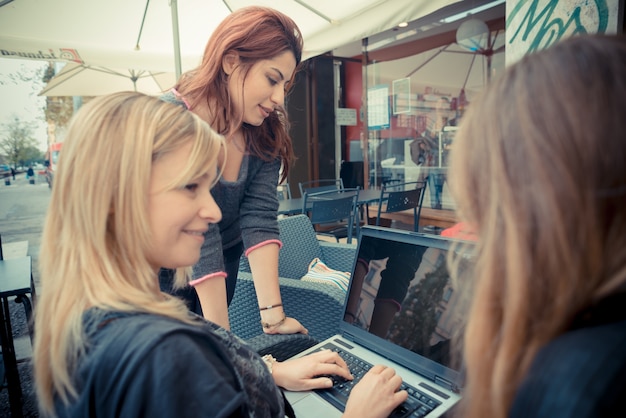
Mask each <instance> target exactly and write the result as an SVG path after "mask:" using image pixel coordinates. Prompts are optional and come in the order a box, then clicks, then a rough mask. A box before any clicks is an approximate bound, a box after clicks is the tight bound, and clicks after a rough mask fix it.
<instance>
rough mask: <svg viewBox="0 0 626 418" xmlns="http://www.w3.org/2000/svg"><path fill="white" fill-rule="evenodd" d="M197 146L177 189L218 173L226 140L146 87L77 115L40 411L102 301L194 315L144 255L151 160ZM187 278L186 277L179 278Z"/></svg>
mask: <svg viewBox="0 0 626 418" xmlns="http://www.w3.org/2000/svg"><path fill="white" fill-rule="evenodd" d="M189 142H191V143H193V146H192V151H191V153H190V155H189V161H188V164H187V166H186V167H185V169H184V170H183V171H181V172H180V173H179V175H178V176H177V177H176V178H173V179H172V182H171V185H170V187H171V188H175V187H181V186H183V185H185V184H186V183H187V182H188V181H190V180H192V179H193V178H196V177H197V176H199V175H201V174H204V173H207V172H209V171H210V170H216V169H217V158H218V154H219V153H220V152H222V150H223V138H222V137H221V136H220V135H218V134H217V133H215V132H214V131H213V130H211V128H209V126H208V125H207V124H206V123H205V122H203V121H202V120H201V119H200V118H199V117H197V116H196V115H194V114H193V113H191V112H189V111H186V110H185V109H184V108H182V107H180V106H176V105H173V104H171V103H166V102H163V101H161V100H159V99H157V98H155V97H150V96H146V95H143V94H140V93H131V92H125V93H117V94H112V95H109V96H103V97H98V98H96V99H93V100H92V101H91V102H89V103H88V104H86V105H85V106H83V107H82V108H81V109H80V110H79V111H78V113H77V114H76V115H75V116H74V118H73V120H72V122H71V124H70V126H69V129H68V132H67V137H66V139H65V141H64V143H63V149H62V151H61V154H60V158H59V168H58V173H57V174H56V176H55V183H54V188H53V190H52V197H51V200H50V204H49V208H48V214H47V218H46V222H45V226H44V232H43V239H42V245H41V256H40V272H41V290H40V294H39V298H38V300H37V305H36V310H35V329H36V332H35V342H34V354H33V359H34V370H35V378H36V390H37V394H38V398H39V403H40V409H41V410H42V411H43V412H44V413H46V414H50V415H54V411H53V409H54V408H53V406H54V405H53V402H54V398H55V397H56V396H58V397H59V398H60V399H61V400H62V401H63V402H69V401H71V399H72V398H73V397H75V396H76V394H77V393H76V387H75V382H74V380H73V375H74V372H75V371H76V365H77V362H78V360H79V358H80V356H82V355H83V354H84V352H85V350H86V348H87V347H86V344H87V342H86V341H85V340H84V338H83V337H84V336H83V326H82V316H83V313H84V312H85V310H86V309H89V308H91V307H100V308H103V309H110V310H117V311H127V312H132V311H135V312H136V311H140V312H148V313H153V314H157V315H165V316H169V317H172V318H176V319H179V320H182V321H191V319H190V317H189V313H188V310H187V308H186V306H185V305H184V303H183V302H182V301H180V300H178V299H176V298H173V297H169V296H167V295H165V294H163V293H161V291H160V289H159V282H158V277H157V274H156V272H155V271H154V268H153V267H152V266H151V265H150V263H149V262H148V260H147V258H146V254H147V250H148V248H149V246H150V242H151V230H150V226H149V223H148V219H147V216H146V212H147V210H148V189H149V183H150V176H151V168H152V164H153V162H154V161H155V160H158V159H159V158H161V157H162V156H164V155H166V154H168V153H169V152H172V151H175V150H177V149H179V148H180V147H181V146H184V145H185V144H188V143H189ZM177 280H178V284H179V285H180V284H183V283H185V280H186V277H185V274H179V275H178V278H177Z"/></svg>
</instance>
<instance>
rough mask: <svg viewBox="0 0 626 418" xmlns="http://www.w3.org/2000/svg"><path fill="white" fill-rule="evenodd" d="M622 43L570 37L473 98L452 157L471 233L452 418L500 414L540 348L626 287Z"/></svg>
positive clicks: (625, 53)
mask: <svg viewBox="0 0 626 418" xmlns="http://www.w3.org/2000/svg"><path fill="white" fill-rule="evenodd" d="M625 68H626V42H625V39H624V38H623V37H615V36H600V35H595V36H576V37H572V38H568V39H567V40H563V41H560V42H559V43H557V44H555V45H554V46H552V47H550V48H548V49H547V50H544V51H541V52H537V53H533V54H530V55H528V56H526V57H525V58H523V59H522V60H521V61H520V62H518V63H516V64H515V65H513V66H511V67H510V68H509V69H508V70H507V71H506V72H505V74H504V75H503V77H501V78H499V79H497V80H495V81H494V82H493V83H492V85H490V86H489V87H488V88H487V89H486V91H485V92H484V95H483V97H482V98H480V99H479V100H478V101H474V102H473V103H472V104H471V106H470V108H469V110H468V113H467V114H466V116H465V118H464V120H463V121H462V122H461V128H460V131H459V133H458V135H457V137H456V140H455V144H454V149H453V151H452V155H451V168H450V173H449V179H450V187H451V190H452V193H453V195H454V196H455V199H456V202H457V204H458V211H459V217H460V218H461V220H462V221H464V222H467V223H468V224H470V225H473V226H474V227H475V228H476V232H477V235H478V237H479V240H478V243H477V246H478V247H477V253H478V255H477V260H476V266H475V280H476V281H475V287H474V299H473V303H472V307H471V309H470V313H469V317H468V324H467V328H466V332H465V340H464V348H463V351H464V359H465V362H466V367H467V386H466V392H465V395H464V401H462V402H463V403H464V405H463V407H462V408H461V410H462V413H461V416H464V417H504V416H506V415H507V414H508V412H509V409H510V407H511V404H512V402H513V399H514V397H515V392H516V389H517V387H518V385H519V384H520V382H521V381H522V380H523V379H524V377H525V374H526V373H527V371H528V368H529V366H530V364H531V363H532V361H533V359H534V357H535V355H536V353H537V351H538V350H539V349H540V348H541V347H542V346H544V345H545V344H546V343H548V342H549V341H551V340H552V339H554V338H555V337H556V336H558V335H560V334H561V333H563V332H565V331H566V330H567V329H568V327H569V326H570V325H571V323H572V320H573V319H574V318H575V317H576V315H577V314H579V313H581V311H582V310H584V309H585V308H587V307H589V306H591V305H593V304H594V303H596V302H597V301H598V300H599V299H602V298H603V297H605V296H606V295H607V294H609V293H611V292H615V291H616V290H617V289H620V288H621V289H624V286H625V283H626V168H625V166H624V162H625V161H626V141H624V131H625V130H626V118H624V109H626V77H625V73H624V69H625Z"/></svg>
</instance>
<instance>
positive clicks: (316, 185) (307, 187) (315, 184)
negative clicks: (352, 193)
mask: <svg viewBox="0 0 626 418" xmlns="http://www.w3.org/2000/svg"><path fill="white" fill-rule="evenodd" d="M298 187H299V188H300V196H302V197H304V194H305V193H309V194H310V193H319V192H325V191H327V190H341V189H343V188H344V185H343V179H341V178H338V179H318V180H311V181H301V182H300V183H298Z"/></svg>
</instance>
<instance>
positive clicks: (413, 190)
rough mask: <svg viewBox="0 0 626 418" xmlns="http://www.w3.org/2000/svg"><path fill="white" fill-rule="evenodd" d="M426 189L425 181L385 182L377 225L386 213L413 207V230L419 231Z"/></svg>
mask: <svg viewBox="0 0 626 418" xmlns="http://www.w3.org/2000/svg"><path fill="white" fill-rule="evenodd" d="M425 190H426V182H425V181H411V182H406V183H389V184H385V185H384V186H383V187H382V189H381V191H380V198H379V199H378V212H377V215H376V225H377V226H378V225H380V219H381V217H382V215H383V214H385V213H393V212H402V211H406V210H410V209H412V210H413V230H414V231H415V232H418V230H419V219H420V214H421V211H422V203H423V201H424V194H425Z"/></svg>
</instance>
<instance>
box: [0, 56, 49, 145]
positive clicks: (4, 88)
mask: <svg viewBox="0 0 626 418" xmlns="http://www.w3.org/2000/svg"><path fill="white" fill-rule="evenodd" d="M47 65H48V62H47V61H37V60H22V59H13V58H0V137H4V135H5V132H6V128H5V126H6V125H7V123H9V122H10V121H11V120H12V119H13V118H14V117H15V116H17V117H18V118H19V119H20V120H21V121H23V122H26V123H28V124H30V125H31V126H32V127H33V134H34V136H35V139H36V140H37V146H38V148H39V149H41V150H42V151H45V149H46V146H47V145H46V144H47V127H46V124H45V122H44V113H43V107H44V106H45V102H46V99H45V97H43V96H41V97H40V96H37V95H38V94H39V92H40V91H41V90H42V89H43V88H44V85H45V84H44V82H43V81H40V80H39V79H38V77H33V76H34V75H35V74H36V71H37V69H38V68H42V67H45V66H47ZM20 74H22V75H24V76H26V77H31V78H34V79H33V80H32V81H24V80H21V79H20V77H19V75H20Z"/></svg>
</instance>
